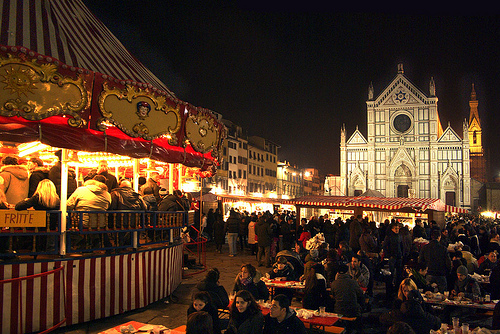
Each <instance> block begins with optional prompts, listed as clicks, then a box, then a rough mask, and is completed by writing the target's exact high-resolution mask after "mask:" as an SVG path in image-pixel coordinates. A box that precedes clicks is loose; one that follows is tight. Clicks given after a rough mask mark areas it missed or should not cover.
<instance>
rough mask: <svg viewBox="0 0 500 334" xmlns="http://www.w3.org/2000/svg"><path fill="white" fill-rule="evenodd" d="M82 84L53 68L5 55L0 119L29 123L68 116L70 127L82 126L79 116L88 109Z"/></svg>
mask: <svg viewBox="0 0 500 334" xmlns="http://www.w3.org/2000/svg"><path fill="white" fill-rule="evenodd" d="M84 84H85V81H84V79H83V78H82V77H81V76H78V77H77V79H76V80H74V79H72V78H70V77H66V76H64V75H62V74H61V73H59V72H58V67H57V66H56V65H55V64H39V63H38V62H37V60H36V59H33V60H31V61H26V60H23V59H21V58H18V57H15V56H14V55H11V54H8V56H7V57H0V115H2V116H7V117H12V116H20V117H22V118H24V119H27V120H30V121H37V120H42V119H45V118H48V117H51V116H55V115H69V116H72V118H69V119H68V124H69V125H70V126H72V127H80V126H83V125H85V124H86V121H85V120H84V119H82V117H81V112H82V111H83V110H84V109H85V108H87V106H88V105H89V94H88V92H87V90H86V89H85V85H84Z"/></svg>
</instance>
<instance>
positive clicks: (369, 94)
mask: <svg viewBox="0 0 500 334" xmlns="http://www.w3.org/2000/svg"><path fill="white" fill-rule="evenodd" d="M368 101H373V83H372V82H370V86H368Z"/></svg>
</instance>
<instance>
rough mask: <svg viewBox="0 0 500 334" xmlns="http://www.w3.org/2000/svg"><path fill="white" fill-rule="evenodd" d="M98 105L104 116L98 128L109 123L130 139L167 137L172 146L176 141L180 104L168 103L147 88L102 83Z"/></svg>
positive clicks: (179, 124) (101, 128) (104, 126)
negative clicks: (173, 105) (119, 87)
mask: <svg viewBox="0 0 500 334" xmlns="http://www.w3.org/2000/svg"><path fill="white" fill-rule="evenodd" d="M98 104H99V110H100V112H101V115H102V116H103V117H102V118H101V119H99V120H98V121H97V126H98V128H99V129H100V130H102V131H104V130H105V128H106V124H109V123H111V124H113V125H115V126H116V127H118V128H119V129H120V130H122V131H123V132H125V133H126V134H127V135H129V136H130V137H133V138H137V137H140V138H143V139H145V140H153V139H156V138H159V137H162V136H167V137H168V138H169V143H170V144H171V145H176V144H177V137H176V136H175V133H176V132H177V131H179V129H180V127H181V115H180V111H179V110H180V107H179V106H178V105H176V106H175V107H172V106H170V105H169V104H167V100H166V98H165V97H164V96H154V95H153V94H152V93H151V92H150V91H149V90H145V89H141V88H139V87H136V86H133V85H126V86H125V88H124V89H118V88H112V87H110V86H109V84H108V83H107V82H104V84H103V91H102V92H101V94H100V95H99V102H98Z"/></svg>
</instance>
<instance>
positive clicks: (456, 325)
mask: <svg viewBox="0 0 500 334" xmlns="http://www.w3.org/2000/svg"><path fill="white" fill-rule="evenodd" d="M451 323H452V325H453V329H454V330H455V332H456V331H457V330H458V329H460V327H459V323H460V319H458V318H456V317H453V318H451Z"/></svg>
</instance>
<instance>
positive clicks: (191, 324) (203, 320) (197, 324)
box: [186, 311, 214, 334]
mask: <svg viewBox="0 0 500 334" xmlns="http://www.w3.org/2000/svg"><path fill="white" fill-rule="evenodd" d="M213 329H214V325H213V321H212V316H211V315H210V314H209V313H208V312H205V311H199V312H193V313H191V314H190V315H188V318H187V323H186V334H199V333H203V334H213Z"/></svg>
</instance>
